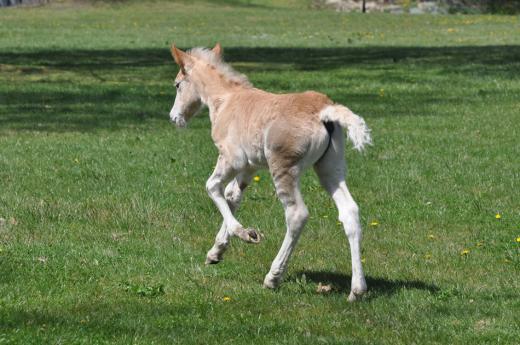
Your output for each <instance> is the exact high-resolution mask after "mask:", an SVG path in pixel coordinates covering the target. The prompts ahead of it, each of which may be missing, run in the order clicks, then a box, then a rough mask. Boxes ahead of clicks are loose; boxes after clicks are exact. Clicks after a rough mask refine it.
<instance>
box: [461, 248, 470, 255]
mask: <svg viewBox="0 0 520 345" xmlns="http://www.w3.org/2000/svg"><path fill="white" fill-rule="evenodd" d="M468 254H469V249H464V250H462V251H461V252H460V255H461V256H466V255H468Z"/></svg>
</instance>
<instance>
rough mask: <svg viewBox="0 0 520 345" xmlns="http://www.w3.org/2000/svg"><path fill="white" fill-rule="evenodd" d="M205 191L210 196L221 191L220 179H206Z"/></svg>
mask: <svg viewBox="0 0 520 345" xmlns="http://www.w3.org/2000/svg"><path fill="white" fill-rule="evenodd" d="M206 191H207V192H208V195H209V196H210V197H213V196H215V195H217V194H220V193H221V192H222V187H221V183H220V181H218V180H216V179H213V178H210V179H209V180H207V181H206Z"/></svg>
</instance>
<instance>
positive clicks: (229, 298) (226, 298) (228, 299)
mask: <svg viewBox="0 0 520 345" xmlns="http://www.w3.org/2000/svg"><path fill="white" fill-rule="evenodd" d="M222 300H223V301H224V302H229V301H231V297H228V296H225V297H224V298H222Z"/></svg>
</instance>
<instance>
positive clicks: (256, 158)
mask: <svg viewBox="0 0 520 345" xmlns="http://www.w3.org/2000/svg"><path fill="white" fill-rule="evenodd" d="M171 51H172V55H173V57H174V59H175V61H176V63H177V64H178V65H179V67H180V71H179V73H178V74H177V77H176V78H175V86H176V88H177V95H176V97H175V103H174V105H173V108H172V110H171V111H170V118H171V121H172V122H174V123H175V124H176V125H177V126H181V127H183V126H185V125H186V123H187V122H188V120H189V119H190V118H191V117H192V116H193V115H194V114H195V113H196V112H197V111H198V110H199V109H200V108H201V107H202V106H203V105H206V106H208V108H209V117H210V120H211V136H212V138H213V141H214V143H215V145H216V146H217V148H218V151H219V156H218V160H217V165H216V167H215V170H214V172H213V174H212V175H211V177H210V178H209V179H208V181H207V183H206V189H207V191H208V194H209V196H210V197H211V199H213V201H214V203H215V205H216V206H217V208H218V209H219V211H220V213H221V214H222V217H223V218H224V221H223V223H222V227H221V228H220V231H219V232H218V234H217V237H216V240H215V244H214V245H213V247H212V248H211V249H210V251H209V252H208V254H207V260H206V263H209V264H213V263H218V262H219V261H220V260H222V256H223V254H224V252H225V250H226V248H227V247H228V245H229V240H230V237H231V236H233V235H235V236H238V237H239V238H241V239H242V240H244V241H246V242H250V243H258V242H259V241H260V239H261V235H260V234H259V233H258V232H257V231H256V230H254V229H246V228H244V227H243V226H242V224H240V222H239V221H238V220H237V219H236V218H235V216H234V212H235V210H236V209H237V207H238V205H239V203H240V200H241V198H242V193H243V191H244V189H245V188H246V187H247V185H248V184H249V183H250V181H251V178H252V176H254V174H255V172H256V171H257V170H258V169H260V168H265V167H267V168H269V171H270V173H271V176H272V178H273V181H274V185H275V188H276V193H277V195H278V197H279V199H280V200H281V202H282V204H283V207H284V209H285V220H286V223H287V233H286V235H285V238H284V240H283V243H282V247H281V248H280V251H279V252H278V255H277V256H276V258H275V259H274V261H273V263H272V265H271V269H270V271H269V273H268V274H267V275H266V277H265V280H264V286H265V287H268V288H276V287H277V286H278V285H279V284H280V282H281V280H282V276H283V273H284V272H285V270H286V268H287V264H288V261H289V257H290V255H291V253H292V251H293V249H294V247H295V245H296V242H297V241H298V238H299V237H300V233H301V231H302V229H303V227H304V225H305V223H306V221H307V218H308V215H309V213H308V211H307V207H306V206H305V204H304V202H303V199H302V195H301V193H300V187H299V180H300V176H301V174H302V172H303V171H304V170H305V169H306V168H308V167H310V166H311V165H313V166H314V169H315V171H316V173H317V175H318V177H319V179H320V181H321V184H322V185H323V187H324V188H325V189H326V190H327V192H328V193H329V194H330V195H331V196H332V198H333V200H334V202H335V204H336V206H337V208H338V211H339V220H340V221H341V222H342V223H343V226H344V229H345V232H346V234H347V237H348V240H349V243H350V250H351V256H352V285H351V292H350V295H349V300H350V301H354V300H356V298H357V297H359V296H361V295H362V294H363V293H364V292H365V291H366V289H367V287H366V282H365V277H364V274H363V268H362V266H361V256H360V242H361V226H360V222H359V215H358V206H357V205H356V203H355V202H354V200H353V199H352V196H351V195H350V192H349V190H348V188H347V185H346V183H345V158H344V134H343V130H342V129H343V128H345V129H347V131H348V137H349V138H350V140H351V141H352V143H353V145H354V147H355V148H356V149H357V150H361V149H363V147H364V146H365V145H367V144H370V141H371V139H370V130H369V129H368V127H367V126H366V124H365V122H364V121H363V119H362V118H361V117H359V116H357V115H355V114H354V113H352V112H351V111H350V110H349V109H348V108H346V107H344V106H342V105H339V104H334V103H333V102H332V101H331V100H330V99H329V98H328V97H327V96H325V95H323V94H320V93H317V92H312V91H307V92H304V93H295V94H281V95H278V94H272V93H269V92H266V91H263V90H259V89H256V88H254V87H253V86H252V85H251V83H249V81H248V80H247V78H246V77H245V76H244V75H242V74H239V73H237V72H235V71H234V70H233V69H232V68H231V67H230V66H229V65H227V64H225V63H224V62H223V61H222V57H221V56H222V48H221V47H220V45H219V44H217V45H216V46H215V48H213V49H212V50H210V49H204V48H194V49H192V50H190V51H188V52H183V51H181V50H179V49H177V48H176V47H175V46H172V49H171ZM224 187H225V188H224Z"/></svg>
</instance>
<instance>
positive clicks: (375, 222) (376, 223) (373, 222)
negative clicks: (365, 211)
mask: <svg viewBox="0 0 520 345" xmlns="http://www.w3.org/2000/svg"><path fill="white" fill-rule="evenodd" d="M378 225H379V222H378V221H377V220H373V221H371V222H370V226H378Z"/></svg>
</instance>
